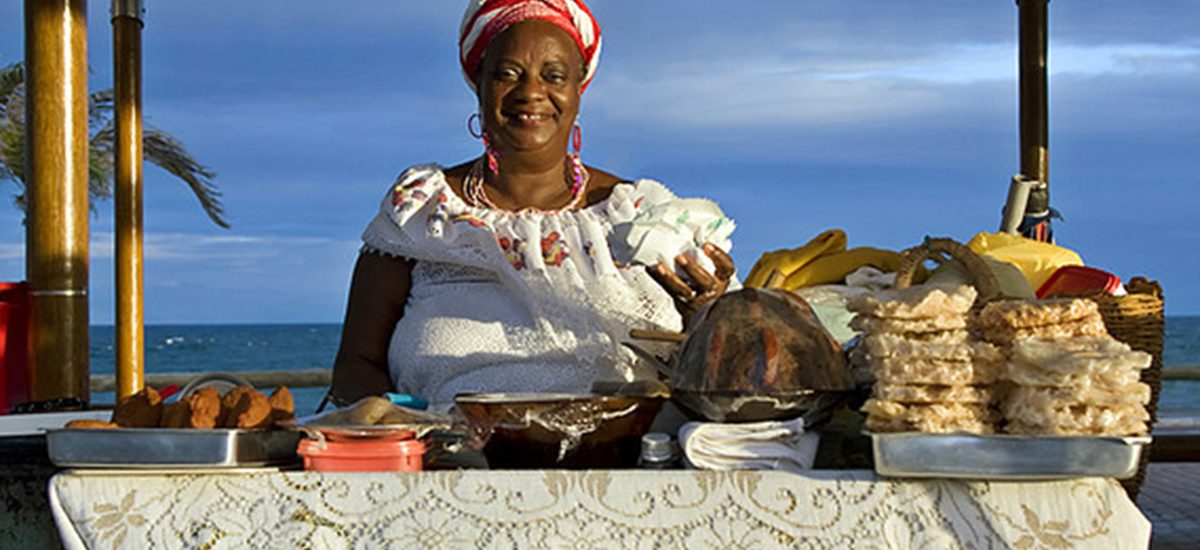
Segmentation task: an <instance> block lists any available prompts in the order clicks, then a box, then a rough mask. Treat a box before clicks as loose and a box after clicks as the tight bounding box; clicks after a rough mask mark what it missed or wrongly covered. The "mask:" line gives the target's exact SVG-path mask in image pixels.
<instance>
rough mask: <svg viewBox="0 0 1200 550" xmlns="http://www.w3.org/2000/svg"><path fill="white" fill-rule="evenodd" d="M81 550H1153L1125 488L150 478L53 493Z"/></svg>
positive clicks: (79, 480) (861, 480) (458, 474)
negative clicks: (274, 549) (96, 549)
mask: <svg viewBox="0 0 1200 550" xmlns="http://www.w3.org/2000/svg"><path fill="white" fill-rule="evenodd" d="M50 500H51V507H52V509H53V513H54V519H55V521H56V523H57V525H58V529H59V531H60V533H61V535H62V538H63V543H64V545H65V546H66V547H67V548H69V549H76V548H389V547H394V548H559V547H570V548H602V549H610V548H681V549H685V548H686V549H698V548H1018V549H1021V548H1054V549H1059V548H1106V549H1107V548H1145V547H1146V546H1147V545H1148V544H1149V540H1150V523H1149V522H1148V521H1147V520H1146V518H1145V517H1144V516H1143V515H1142V514H1141V512H1140V511H1139V510H1138V509H1137V507H1135V506H1134V504H1133V503H1132V502H1131V501H1130V500H1129V498H1128V497H1127V496H1126V495H1125V492H1124V491H1123V490H1122V489H1121V487H1120V486H1119V485H1118V484H1117V483H1116V482H1114V481H1112V480H1108V479H1078V480H1069V481H1054V482H1020V483H1017V482H1005V483H1002V482H964V481H950V480H891V479H881V478H878V477H876V476H875V474H874V473H873V472H869V471H815V472H812V473H810V474H807V475H794V474H787V473H782V472H751V471H740V472H706V471H650V470H635V471H484V470H466V471H439V472H424V473H410V474H404V473H357V474H352V473H345V474H333V473H311V472H266V471H260V472H248V473H246V472H244V473H200V474H197V473H192V474H177V473H137V472H129V471H125V472H103V473H101V472H89V471H66V472H62V473H60V474H58V475H56V476H55V477H54V478H53V479H52V480H51V481H50Z"/></svg>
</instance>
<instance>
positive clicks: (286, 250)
mask: <svg viewBox="0 0 1200 550" xmlns="http://www.w3.org/2000/svg"><path fill="white" fill-rule="evenodd" d="M359 245H360V243H359V242H357V241H353V242H352V241H340V240H336V239H326V238H320V237H281V236H275V235H259V236H242V235H211V234H203V233H150V234H147V235H146V236H145V238H144V240H143V253H144V256H145V259H146V261H148V262H164V263H165V262H172V263H188V262H195V263H206V264H208V263H217V262H230V261H236V262H238V263H239V264H243V265H244V264H246V263H259V262H262V261H269V260H271V259H272V258H275V259H277V258H279V257H282V256H290V255H292V252H294V251H297V250H300V251H303V250H311V249H315V248H320V249H323V250H330V249H340V250H355V249H357V248H358V247H359ZM22 248H23V247H22ZM2 250H3V248H2V247H0V251H2ZM91 256H92V261H93V262H95V261H98V260H111V259H112V258H113V256H114V252H113V233H111V232H94V233H93V234H92V242H91Z"/></svg>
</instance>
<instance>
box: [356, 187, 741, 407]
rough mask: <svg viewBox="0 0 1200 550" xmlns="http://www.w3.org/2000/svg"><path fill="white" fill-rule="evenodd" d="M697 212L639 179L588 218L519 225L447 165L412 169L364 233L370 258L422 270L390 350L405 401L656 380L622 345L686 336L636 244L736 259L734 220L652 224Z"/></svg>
mask: <svg viewBox="0 0 1200 550" xmlns="http://www.w3.org/2000/svg"><path fill="white" fill-rule="evenodd" d="M695 201H696V199H689V200H688V201H681V200H679V199H676V197H675V196H674V195H673V194H671V192H670V191H668V190H667V189H666V188H665V187H663V186H662V185H661V184H659V183H657V182H655V181H651V180H638V181H636V182H634V183H632V184H620V185H617V186H616V187H615V188H614V189H613V191H612V194H611V195H610V196H609V197H608V198H607V199H605V200H604V201H602V202H600V203H597V204H594V205H592V206H589V207H586V208H583V209H580V210H575V211H568V212H561V213H557V214H543V213H540V212H527V213H522V214H514V213H512V212H508V211H501V210H492V209H487V208H477V207H474V206H471V205H468V204H467V203H465V202H464V201H463V200H462V199H460V198H459V197H458V196H457V195H456V194H455V193H454V191H453V190H451V189H450V187H449V186H448V185H447V183H446V179H445V176H444V174H443V173H442V169H441V168H440V167H438V166H436V165H425V166H417V167H413V168H410V169H408V170H406V171H405V172H404V173H403V174H401V175H400V177H399V178H398V179H397V181H396V183H395V184H393V185H392V186H391V187H390V188H389V190H388V192H387V195H386V196H385V198H384V201H383V205H382V208H381V211H380V213H379V214H378V215H377V216H376V217H375V219H374V220H372V221H371V223H370V224H369V225H368V226H367V229H366V231H365V232H364V233H363V241H364V243H365V249H366V250H368V251H373V252H381V253H385V254H389V255H394V256H401V257H405V258H409V259H412V260H415V265H414V269H413V274H412V290H411V293H410V295H409V297H408V302H407V304H406V305H405V309H404V315H403V317H402V318H401V319H400V321H399V322H398V323H397V324H396V328H395V330H394V332H393V335H392V340H391V343H390V345H389V349H388V367H389V371H390V374H391V378H392V383H393V384H394V386H395V387H396V390H397V391H402V392H405V393H410V394H414V395H419V396H422V397H424V398H426V399H428V400H429V401H430V402H431V403H435V404H446V403H449V402H452V401H453V398H454V395H455V394H458V393H464V392H569V393H579V392H586V391H588V390H589V388H590V387H591V385H592V382H594V381H596V380H633V379H636V378H644V377H652V376H653V375H654V374H653V373H654V370H653V367H652V366H650V365H647V364H645V363H644V362H643V361H641V360H639V359H638V358H637V356H635V355H634V354H633V353H632V352H630V351H629V350H628V349H625V348H624V347H623V346H622V345H620V343H621V342H622V341H625V340H627V339H628V333H629V329H631V328H657V329H665V330H679V329H680V326H681V319H680V316H679V314H678V312H677V311H676V310H675V307H674V304H673V302H672V299H671V297H670V295H669V294H668V293H667V292H666V291H665V290H663V289H662V287H661V286H660V285H659V284H658V283H657V282H655V281H654V279H652V278H651V277H650V275H649V274H648V273H647V272H646V269H645V267H644V266H643V265H641V264H639V263H635V262H632V261H631V260H632V259H633V258H634V257H635V256H636V255H637V254H638V251H637V250H636V249H637V247H638V246H637V244H636V243H635V244H634V245H633V246H630V245H629V244H628V242H627V241H629V240H630V238H629V235H631V234H633V235H639V238H640V239H641V240H642V241H654V240H656V239H654V238H649V239H647V238H646V235H647V234H648V233H649V234H651V236H653V235H655V234H671V235H673V236H674V237H677V236H678V235H680V234H683V235H686V239H685V240H686V241H688V242H687V244H688V246H686V247H685V248H687V249H688V251H687V252H688V253H690V254H691V255H693V256H697V255H699V256H703V254H702V253H700V252H699V250H698V245H700V244H703V242H704V241H705V240H712V241H713V242H715V243H716V244H718V245H722V246H724V247H725V248H726V249H728V247H729V243H728V240H727V239H728V236H729V232H731V231H732V222H729V221H728V220H727V219H725V218H723V217H720V218H719V219H720V220H723V221H724V222H725V223H724V224H722V222H720V221H718V222H712V221H711V220H709V221H707V222H703V224H702V225H703V226H696V223H693V222H689V216H688V215H676V213H677V212H678V211H679V210H678V208H675V209H669V211H670V212H672V216H673V218H672V220H671V223H670V224H669V225H671V226H672V227H668V228H661V229H651V230H646V229H645V228H646V227H657V226H661V225H663V224H661V223H658V224H655V223H650V224H649V225H647V224H645V223H642V222H646V221H653V220H651V217H648V216H647V214H648V213H649V212H651V211H653V207H654V206H655V205H660V206H665V205H678V204H681V203H683V204H688V203H690V204H693V205H694V204H695ZM703 202H705V203H708V204H710V205H711V204H712V203H709V202H708V201H703ZM712 207H713V208H715V205H712ZM685 210H686V209H685ZM659 211H660V213H661V212H663V211H665V210H662V209H660V210H659ZM716 212H718V213H719V210H716ZM660 217H661V216H660ZM696 219H697V220H700V219H703V217H702V216H696ZM639 227H640V228H641V229H640V230H639V229H638V228H639ZM674 237H673V238H674ZM658 240H659V241H661V240H662V239H658ZM668 240H669V239H668ZM643 256H644V254H643ZM703 259H707V258H703Z"/></svg>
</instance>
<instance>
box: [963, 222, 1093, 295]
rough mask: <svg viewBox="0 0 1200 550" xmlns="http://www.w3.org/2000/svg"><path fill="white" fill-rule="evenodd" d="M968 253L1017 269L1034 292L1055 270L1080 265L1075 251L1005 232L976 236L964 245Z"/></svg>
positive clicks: (1079, 259) (1081, 263) (1081, 261)
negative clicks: (991, 258) (968, 249)
mask: <svg viewBox="0 0 1200 550" xmlns="http://www.w3.org/2000/svg"><path fill="white" fill-rule="evenodd" d="M967 248H970V249H971V251H972V252H974V253H976V254H981V255H985V256H991V257H993V258H996V259H997V260H1003V261H1005V262H1008V263H1010V264H1013V265H1015V266H1017V269H1020V270H1021V273H1022V274H1024V275H1025V279H1026V280H1027V281H1029V287H1030V288H1031V289H1033V290H1034V291H1036V290H1037V289H1038V288H1039V287H1041V286H1042V283H1044V282H1045V281H1046V279H1048V278H1049V277H1050V275H1051V274H1053V273H1054V272H1055V270H1057V269H1058V268H1060V267H1062V266H1065V265H1083V258H1080V257H1079V254H1077V253H1075V251H1073V250H1070V249H1067V248H1063V247H1061V246H1058V245H1054V244H1050V243H1043V242H1039V241H1035V240H1032V239H1026V238H1025V237H1021V236H1019V235H1011V234H1009V233H986V232H984V233H979V234H978V235H975V237H973V238H972V239H971V242H969V243H967Z"/></svg>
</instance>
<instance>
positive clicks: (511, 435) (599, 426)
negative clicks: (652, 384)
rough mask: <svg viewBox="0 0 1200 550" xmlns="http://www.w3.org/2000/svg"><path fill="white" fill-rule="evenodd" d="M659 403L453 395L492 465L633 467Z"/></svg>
mask: <svg viewBox="0 0 1200 550" xmlns="http://www.w3.org/2000/svg"><path fill="white" fill-rule="evenodd" d="M662 404H663V399H662V398H660V397H642V396H608V395H575V394H464V395H459V396H457V397H456V398H455V407H456V408H457V409H458V410H459V412H461V413H462V415H463V416H464V417H465V418H466V419H467V421H468V423H469V424H470V426H471V431H472V433H473V434H474V435H475V436H477V437H478V438H479V439H481V440H482V441H485V444H484V447H483V454H484V456H486V457H487V460H488V466H489V467H490V468H493V469H523V468H535V469H536V468H567V469H576V468H578V469H589V468H627V467H634V466H636V465H637V459H638V453H639V451H640V446H641V437H642V436H643V435H645V434H646V432H647V431H649V430H650V424H651V423H652V422H653V421H654V417H655V416H656V415H658V411H659V409H661V408H662Z"/></svg>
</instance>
